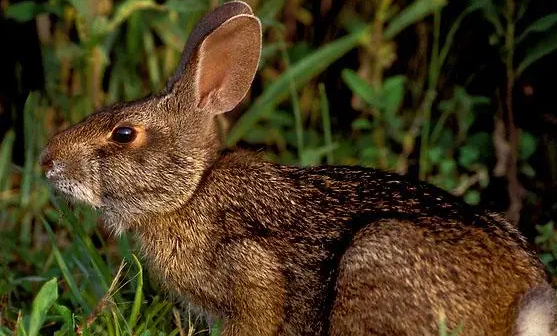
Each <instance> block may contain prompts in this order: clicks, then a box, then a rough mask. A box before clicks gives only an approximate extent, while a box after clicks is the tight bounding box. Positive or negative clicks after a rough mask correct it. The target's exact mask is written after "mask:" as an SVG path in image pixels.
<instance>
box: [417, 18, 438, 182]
mask: <svg viewBox="0 0 557 336" xmlns="http://www.w3.org/2000/svg"><path fill="white" fill-rule="evenodd" d="M440 30H441V9H436V10H435V12H434V14H433V47H432V51H431V63H430V65H429V80H428V89H427V92H426V96H425V100H424V104H423V126H422V137H421V145H420V172H419V177H420V179H421V180H426V179H427V176H428V174H429V171H430V168H429V162H428V160H427V152H428V150H429V133H430V127H431V107H432V105H433V101H434V100H435V97H436V95H437V91H436V86H437V79H438V77H439V71H440V70H441V69H440V64H439V33H440Z"/></svg>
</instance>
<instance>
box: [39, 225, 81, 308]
mask: <svg viewBox="0 0 557 336" xmlns="http://www.w3.org/2000/svg"><path fill="white" fill-rule="evenodd" d="M40 219H41V221H42V223H43V225H44V227H45V229H46V232H47V233H48V237H49V238H50V242H51V244H52V250H53V252H54V257H55V258H56V262H57V263H58V267H60V271H62V275H63V276H64V280H66V283H67V284H68V287H69V288H70V291H71V292H72V294H73V298H74V299H75V300H76V301H77V303H78V304H79V305H80V306H81V308H82V309H83V310H84V312H85V313H86V314H90V313H91V307H90V306H89V304H87V302H86V301H85V299H84V298H83V295H81V292H80V291H79V289H78V287H77V285H76V283H75V280H74V278H73V276H72V273H71V272H70V269H69V268H68V265H67V264H66V261H65V260H64V258H63V257H62V253H60V250H59V249H58V246H57V244H56V238H55V237H54V232H52V228H51V227H50V225H49V224H48V222H47V221H46V220H45V218H44V217H42V216H40Z"/></svg>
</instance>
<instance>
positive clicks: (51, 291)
mask: <svg viewBox="0 0 557 336" xmlns="http://www.w3.org/2000/svg"><path fill="white" fill-rule="evenodd" d="M57 299H58V285H57V283H56V278H53V279H51V280H49V281H47V282H46V283H45V284H44V285H43V286H42V287H41V290H40V291H39V293H38V294H37V296H36V297H35V299H34V300H33V307H32V308H31V318H30V319H29V328H27V334H28V335H29V336H36V335H38V334H39V330H40V329H41V326H42V325H43V322H44V320H45V317H46V313H47V312H48V310H49V309H50V307H51V306H52V305H53V304H54V302H56V300H57Z"/></svg>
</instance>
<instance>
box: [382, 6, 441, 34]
mask: <svg viewBox="0 0 557 336" xmlns="http://www.w3.org/2000/svg"><path fill="white" fill-rule="evenodd" d="M446 4H447V1H446V0H420V1H413V2H412V4H411V5H409V6H408V7H406V8H405V9H404V10H403V11H402V12H401V13H400V14H398V15H397V16H396V17H394V18H393V19H392V20H391V21H390V22H389V25H388V26H387V28H385V32H384V33H383V36H384V39H385V40H392V39H393V38H394V37H395V36H397V35H398V34H399V33H400V32H401V31H403V30H404V29H405V28H407V27H409V26H411V25H413V24H414V23H416V22H419V21H420V20H422V19H423V18H425V17H426V16H428V15H429V14H431V13H433V12H435V11H436V10H438V9H440V8H442V7H443V6H445V5H446Z"/></svg>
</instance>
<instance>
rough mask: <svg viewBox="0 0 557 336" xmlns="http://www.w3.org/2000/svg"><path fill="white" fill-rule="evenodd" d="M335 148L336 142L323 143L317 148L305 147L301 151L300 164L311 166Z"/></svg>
mask: <svg viewBox="0 0 557 336" xmlns="http://www.w3.org/2000/svg"><path fill="white" fill-rule="evenodd" d="M336 148H337V145H336V144H334V143H333V144H331V145H325V146H322V147H319V148H306V149H305V150H304V151H303V152H302V158H301V159H300V164H301V165H302V166H311V165H316V164H319V163H321V159H322V158H323V157H324V156H325V155H327V154H328V153H331V152H332V151H334V150H335V149H336Z"/></svg>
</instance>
